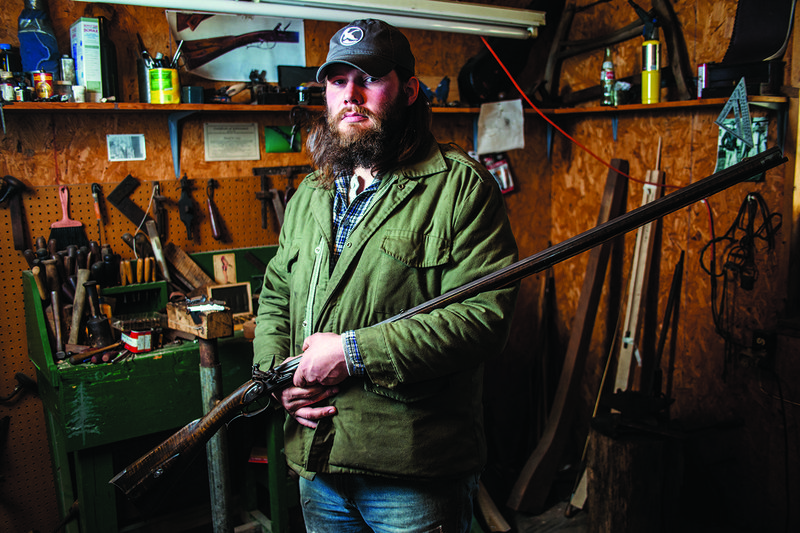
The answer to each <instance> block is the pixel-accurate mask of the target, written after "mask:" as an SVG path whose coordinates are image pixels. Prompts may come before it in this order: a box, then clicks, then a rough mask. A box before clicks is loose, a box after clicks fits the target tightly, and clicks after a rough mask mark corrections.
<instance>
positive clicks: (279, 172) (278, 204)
mask: <svg viewBox="0 0 800 533" xmlns="http://www.w3.org/2000/svg"><path fill="white" fill-rule="evenodd" d="M312 170H313V169H312V168H311V166H309V165H290V166H277V167H256V168H254V169H253V174H254V175H256V176H261V190H260V191H258V192H256V198H257V199H258V200H260V201H261V227H262V228H264V229H266V228H267V211H268V207H267V206H268V203H267V202H270V201H271V202H272V207H273V209H275V216H276V218H277V219H278V228H280V226H282V225H283V211H284V202H285V201H288V200H287V199H288V198H291V196H292V194H294V186H293V183H292V179H293V177H294V176H296V175H298V174H308V173H310V172H311V171H312ZM268 176H285V177H286V178H287V180H288V181H287V186H286V190H285V191H284V195H283V196H284V202H282V201H281V196H280V195H279V193H278V190H277V189H274V188H272V187H270V179H269V177H268Z"/></svg>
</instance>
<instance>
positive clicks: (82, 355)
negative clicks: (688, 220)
mask: <svg viewBox="0 0 800 533" xmlns="http://www.w3.org/2000/svg"><path fill="white" fill-rule="evenodd" d="M120 346H122V342H121V341H117V342H115V343H113V344H109V345H108V346H100V347H98V348H89V349H88V350H84V351H82V352H78V353H75V354H72V355H70V356H69V362H70V364H73V365H79V364H81V363H87V362H89V361H91V359H92V357H95V356H97V355H100V354H103V353H106V352H110V351H111V350H113V349H114V348H119V347H120Z"/></svg>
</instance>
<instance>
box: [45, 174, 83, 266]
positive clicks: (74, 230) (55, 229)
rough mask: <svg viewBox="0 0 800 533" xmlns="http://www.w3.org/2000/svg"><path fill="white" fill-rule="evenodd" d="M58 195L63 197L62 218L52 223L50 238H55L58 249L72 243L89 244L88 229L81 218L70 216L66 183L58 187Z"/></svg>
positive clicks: (77, 244)
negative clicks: (76, 218)
mask: <svg viewBox="0 0 800 533" xmlns="http://www.w3.org/2000/svg"><path fill="white" fill-rule="evenodd" d="M58 196H59V197H60V198H61V214H62V216H61V220H59V221H57V222H53V223H52V224H50V239H55V241H56V249H58V250H64V249H65V248H66V247H67V246H69V245H70V244H74V245H75V246H78V247H81V246H88V245H89V238H88V237H87V236H86V229H85V228H84V227H83V222H81V221H80V220H72V219H70V218H69V189H68V188H67V187H66V185H61V186H60V187H59V188H58Z"/></svg>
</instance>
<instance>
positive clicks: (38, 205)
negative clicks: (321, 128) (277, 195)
mask: <svg viewBox="0 0 800 533" xmlns="http://www.w3.org/2000/svg"><path fill="white" fill-rule="evenodd" d="M133 177H135V178H137V179H139V181H140V185H139V187H138V188H137V189H136V190H135V191H134V192H133V193H132V194H131V196H130V198H131V200H133V202H134V203H135V204H136V205H137V206H139V207H140V208H141V209H142V210H143V211H148V208H149V209H150V210H151V211H152V207H149V204H150V198H151V195H152V192H153V184H154V183H155V182H154V181H152V180H147V179H141V178H138V177H137V176H135V175H134V176H133ZM214 179H215V180H216V184H217V186H216V187H215V188H214V189H213V200H214V203H215V204H216V207H217V210H218V212H219V215H220V218H221V221H222V227H223V232H222V233H223V239H222V240H220V241H217V240H214V239H213V237H212V235H211V226H210V222H209V220H210V219H209V215H208V206H207V194H206V186H207V182H208V178H203V179H195V180H192V185H193V190H192V191H191V194H192V197H193V199H194V203H195V206H196V218H195V225H194V228H193V234H194V239H193V240H189V239H188V238H187V231H186V227H185V226H184V224H183V223H182V222H181V220H180V218H179V211H178V199H179V198H180V194H181V190H180V183H179V181H178V180H174V179H172V180H160V181H159V182H158V183H159V188H160V194H161V196H164V197H166V200H165V202H164V205H165V206H166V209H167V222H168V229H167V231H166V241H165V243H166V242H172V243H174V244H175V245H176V246H178V247H180V248H182V249H183V250H184V251H185V252H186V253H195V252H200V251H208V250H225V249H236V248H248V247H253V246H266V245H271V244H277V242H278V233H279V228H278V223H277V219H276V217H275V214H274V212H273V209H272V207H271V205H270V206H269V209H268V215H269V216H268V219H267V227H266V228H262V221H261V202H260V201H259V200H258V199H257V198H256V193H257V192H258V191H260V190H261V178H260V177H259V176H248V177H234V178H223V177H216V178H214ZM301 179H302V177H300V176H297V177H295V178H294V185H295V186H297V185H298V184H299V182H300V180H301ZM270 180H271V186H272V187H275V188H277V189H278V190H282V189H283V188H284V187H286V185H287V183H288V180H287V178H284V177H280V176H273V177H270ZM117 185H119V182H116V183H113V182H110V183H102V184H101V194H100V205H101V214H102V216H103V222H104V229H105V235H106V238H107V241H108V242H107V243H104V244H108V245H109V246H110V247H111V249H112V251H113V252H114V253H118V254H120V256H121V257H122V258H124V259H132V258H133V257H134V255H133V251H132V250H131V249H130V248H129V247H128V246H127V245H126V244H125V243H124V241H123V240H122V238H121V237H122V235H123V234H124V233H131V234H135V232H136V229H137V228H136V225H135V224H134V223H133V222H131V221H129V220H128V219H127V218H126V217H125V216H124V215H123V214H122V213H121V212H120V211H119V210H118V209H117V208H116V207H114V206H113V205H112V204H111V203H110V202H108V199H107V195H108V194H110V193H111V192H112V191H113V190H114V188H115V187H116V186H117ZM68 189H69V218H70V219H72V220H77V221H80V222H82V223H83V230H84V231H85V232H86V236H87V238H88V239H89V240H94V241H98V242H99V230H98V225H97V220H96V217H95V210H94V199H93V197H92V189H91V184H89V183H82V184H70V185H68ZM23 206H24V220H23V224H24V228H25V238H26V246H28V247H31V248H33V246H34V241H35V239H36V238H37V237H39V236H42V237H44V238H45V239H47V238H48V237H49V236H50V233H51V228H50V225H51V224H52V223H53V222H55V221H58V220H61V218H62V216H63V215H62V211H61V206H60V200H59V194H58V186H56V185H53V186H40V187H33V188H31V190H30V191H28V192H26V193H24V194H23ZM150 214H152V213H150ZM0 231H1V232H2V235H3V238H2V242H1V243H0V247H1V248H0V249H1V250H2V255H1V256H0V290H2V294H3V295H4V296H5V302H4V305H3V310H2V312H0V396H8V395H9V394H11V392H12V391H13V389H14V387H15V386H16V384H17V381H16V379H15V378H14V376H15V374H16V373H17V372H23V373H25V374H26V375H28V376H29V377H31V378H32V379H34V380H37V379H38V378H37V376H36V372H35V368H34V366H33V364H32V363H31V362H30V360H29V359H28V346H27V341H26V338H25V323H24V321H25V309H24V306H23V296H22V276H21V272H22V271H23V270H27V269H28V265H27V263H26V261H25V259H24V258H23V256H22V254H21V252H19V251H17V250H15V249H14V243H13V240H12V233H11V219H10V216H9V210H8V208H7V206H5V205H4V206H2V208H0ZM143 231H145V233H146V230H145V229H144V228H143ZM5 416H9V417H10V427H9V435H8V438H7V439H6V440H5V442H0V476H2V477H3V481H2V482H0V500H2V501H3V502H4V505H9V506H16V507H18V508H24V507H25V506H26V505H29V504H30V502H37V501H38V502H55V501H56V495H55V487H54V480H53V473H52V468H51V459H50V450H49V446H48V439H47V434H46V429H45V427H46V426H45V422H44V416H45V415H44V412H43V408H42V403H41V400H40V399H39V398H38V397H36V396H34V395H32V394H28V393H21V394H18V395H17V396H15V398H14V400H12V402H10V403H8V404H5V403H0V418H3V417H5ZM38 512H39V513H41V514H42V516H39V517H37V520H40V521H43V522H44V523H47V524H57V523H58V521H59V520H60V518H59V515H58V512H59V510H58V509H56V508H55V507H53V506H52V505H51V506H49V507H48V506H46V505H45V506H40V507H39V511H38ZM62 512H63V510H62ZM0 529H3V528H2V527H0Z"/></svg>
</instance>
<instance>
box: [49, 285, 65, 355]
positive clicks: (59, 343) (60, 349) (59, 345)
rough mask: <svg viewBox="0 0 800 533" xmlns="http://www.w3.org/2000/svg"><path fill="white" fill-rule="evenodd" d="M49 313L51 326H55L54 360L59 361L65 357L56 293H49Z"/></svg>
mask: <svg viewBox="0 0 800 533" xmlns="http://www.w3.org/2000/svg"><path fill="white" fill-rule="evenodd" d="M50 311H51V312H52V313H53V324H54V325H55V331H54V332H53V333H54V336H55V341H56V353H55V354H54V355H55V358H56V360H58V361H61V360H62V359H64V358H65V357H66V354H65V353H64V341H63V340H62V338H61V303H60V301H59V297H58V291H50Z"/></svg>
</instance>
